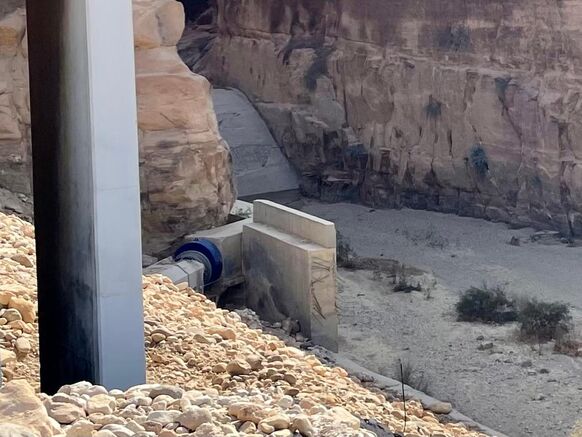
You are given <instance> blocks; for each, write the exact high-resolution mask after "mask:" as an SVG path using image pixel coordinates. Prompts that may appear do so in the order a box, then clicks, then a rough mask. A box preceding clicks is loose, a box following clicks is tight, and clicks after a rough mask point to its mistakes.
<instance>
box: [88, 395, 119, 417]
mask: <svg viewBox="0 0 582 437" xmlns="http://www.w3.org/2000/svg"><path fill="white" fill-rule="evenodd" d="M115 407H116V402H115V399H114V398H112V397H111V396H109V395H106V394H98V395H96V396H93V397H91V398H89V400H88V401H87V406H86V407H85V410H86V411H87V414H95V413H101V414H111V413H113V411H114V410H115Z"/></svg>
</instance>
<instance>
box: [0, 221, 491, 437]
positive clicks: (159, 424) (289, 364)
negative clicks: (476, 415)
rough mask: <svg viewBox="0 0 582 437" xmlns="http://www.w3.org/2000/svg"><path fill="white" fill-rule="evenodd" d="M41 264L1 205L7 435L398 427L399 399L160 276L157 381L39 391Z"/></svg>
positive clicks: (441, 426)
mask: <svg viewBox="0 0 582 437" xmlns="http://www.w3.org/2000/svg"><path fill="white" fill-rule="evenodd" d="M34 264H35V260H34V241H33V228H32V226H31V225H30V224H28V223H26V222H24V221H22V220H20V219H18V218H16V217H11V216H6V215H3V214H1V213H0V272H1V273H0V305H1V307H2V309H1V310H0V324H1V326H0V347H1V349H0V351H1V353H2V357H3V358H2V370H3V371H4V379H5V381H7V383H6V385H5V387H4V388H2V389H0V437H7V436H9V437H13V436H18V437H29V436H41V437H45V436H52V435H58V436H67V437H84V436H92V437H125V436H138V437H155V436H159V437H174V436H195V437H198V436H205V437H234V436H248V437H251V436H252V437H258V436H272V437H286V436H289V437H290V436H304V437H319V436H321V437H328V436H329V437H336V436H337V437H350V436H354V437H356V436H360V437H367V436H374V435H376V434H375V433H373V432H372V431H369V430H367V429H364V428H362V427H361V419H370V421H374V422H377V423H379V424H381V425H384V426H385V427H387V428H389V429H390V430H392V431H393V432H396V431H398V432H401V431H402V429H403V418H404V410H403V404H402V403H401V402H389V401H388V400H387V399H386V398H385V396H384V395H383V394H382V393H381V392H380V391H379V390H377V391H372V390H369V389H366V388H364V387H362V386H361V385H360V384H358V383H357V382H356V381H355V380H353V379H351V378H350V377H349V376H348V374H347V372H346V371H345V370H344V369H342V368H339V367H330V366H327V365H324V364H323V363H322V362H321V361H320V360H319V359H318V358H316V357H315V356H313V355H309V354H307V353H306V352H304V351H301V350H299V349H297V348H295V347H289V346H287V345H286V344H285V343H284V342H283V341H282V340H280V339H279V338H277V337H275V336H273V335H269V334H265V333H264V332H262V331H261V329H257V328H258V327H257V326H256V323H253V326H254V327H253V328H251V327H249V326H248V325H247V324H245V323H244V322H243V321H242V319H241V316H240V314H239V313H236V312H229V311H227V310H223V309H219V308H217V307H216V305H215V304H214V303H213V302H211V301H209V300H208V299H206V298H205V297H204V296H203V295H201V294H199V293H196V292H195V291H193V290H192V289H191V288H189V287H187V286H186V285H185V284H180V285H174V284H173V283H172V282H171V281H170V280H169V279H168V278H166V277H163V276H160V275H153V276H149V277H144V281H143V295H144V311H145V346H146V348H145V350H146V355H147V378H148V382H150V384H145V385H141V386H137V387H133V388H130V389H129V390H126V391H120V390H112V391H107V390H106V389H105V388H103V387H100V386H93V385H91V384H89V383H86V382H79V383H77V384H74V385H70V386H65V387H62V388H61V390H60V391H59V392H58V393H57V394H55V395H54V396H47V395H44V394H40V395H35V394H34V389H33V388H32V387H31V386H30V385H29V384H32V385H33V386H34V387H38V370H39V364H38V334H37V324H36V320H35V318H36V316H35V307H34V305H35V301H36V296H35V295H36V279H35V269H34ZM19 342H20V343H21V344H19ZM26 381H28V382H26ZM41 401H42V403H41ZM407 412H408V425H407V432H406V433H405V435H406V436H407V437H420V436H433V437H438V436H440V437H461V436H463V437H464V436H467V437H484V435H483V434H481V433H478V432H475V431H471V430H469V429H467V427H466V426H465V425H462V424H456V423H441V422H440V421H439V418H438V416H437V415H435V413H433V412H431V411H428V410H425V409H423V407H422V405H421V404H420V403H418V402H415V401H410V402H408V403H407ZM32 418H34V420H33V419H32ZM7 423H10V424H11V425H10V427H8V426H7V425H6V424H7ZM9 428H10V429H9ZM4 430H8V431H4Z"/></svg>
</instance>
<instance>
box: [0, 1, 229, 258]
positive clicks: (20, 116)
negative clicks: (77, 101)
mask: <svg viewBox="0 0 582 437" xmlns="http://www.w3.org/2000/svg"><path fill="white" fill-rule="evenodd" d="M11 1H12V3H11ZM11 1H9V2H8V3H9V4H6V5H4V4H3V5H4V6H3V9H0V189H2V188H4V189H7V190H10V191H12V192H18V193H23V194H30V192H31V177H30V176H31V146H30V134H29V128H30V108H29V103H28V72H27V59H26V57H27V52H26V38H25V33H26V18H25V12H24V9H23V8H18V6H24V5H23V4H22V3H23V2H21V4H18V0H11ZM133 4H134V27H135V30H134V33H135V49H136V54H135V55H136V83H137V94H138V102H137V105H138V127H139V142H140V179H141V180H140V182H141V201H142V225H143V243H144V250H145V251H146V252H148V253H156V252H158V251H161V250H163V249H166V248H167V247H168V245H170V244H171V243H172V242H173V241H174V240H176V239H178V238H180V237H182V236H183V235H185V234H187V233H189V232H192V231H194V230H197V229H205V228H209V227H212V226H215V225H218V224H222V223H223V222H224V221H225V220H226V218H227V216H228V213H229V212H230V208H231V206H232V203H233V201H234V197H235V195H234V188H233V185H232V178H231V170H230V154H229V150H228V145H227V144H226V143H225V142H224V141H223V140H222V138H221V137H220V134H219V132H218V124H217V121H216V116H215V114H214V109H213V106H212V99H211V96H210V84H209V82H208V81H207V80H206V79H205V78H204V77H202V76H199V75H196V74H193V73H192V72H191V71H190V70H189V69H188V67H186V65H185V64H184V63H183V62H182V61H181V59H180V57H179V56H178V54H177V50H176V43H177V42H178V40H179V39H180V37H181V35H182V32H183V30H184V22H185V18H184V10H183V6H182V5H181V4H180V3H179V2H177V1H175V0H134V1H133ZM111 98H112V99H114V98H115V96H111Z"/></svg>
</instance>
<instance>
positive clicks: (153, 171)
mask: <svg viewBox="0 0 582 437" xmlns="http://www.w3.org/2000/svg"><path fill="white" fill-rule="evenodd" d="M133 5H134V33H135V47H136V53H135V56H136V75H137V94H138V124H139V140H140V169H141V172H140V175H141V181H140V182H141V190H142V223H143V231H144V247H145V248H146V250H149V251H150V252H151V251H152V249H153V251H154V252H155V251H158V250H161V249H164V248H165V247H166V246H167V243H168V242H171V241H173V240H174V239H176V238H177V237H181V236H184V235H185V234H187V233H189V232H192V231H193V230H196V229H205V228H210V227H212V226H215V225H217V224H222V223H223V222H224V221H225V219H226V217H227V216H228V213H229V212H230V209H231V207H232V203H233V201H234V188H233V185H232V179H231V171H230V154H229V150H228V146H227V144H226V143H225V142H224V141H223V140H222V138H221V137H220V134H219V132H218V123H217V121H216V115H215V114H214V109H213V107H212V98H211V95H210V84H209V83H208V81H207V80H206V79H205V78H204V77H202V76H199V75H196V74H193V73H192V72H191V71H190V70H189V69H188V67H187V66H186V65H185V64H184V63H183V62H182V61H181V59H180V57H179V56H178V53H177V50H176V44H177V42H178V40H179V39H180V36H181V35H182V32H183V30H184V23H185V18H184V10H183V7H182V5H181V4H180V3H178V2H177V1H175V0H134V2H133Z"/></svg>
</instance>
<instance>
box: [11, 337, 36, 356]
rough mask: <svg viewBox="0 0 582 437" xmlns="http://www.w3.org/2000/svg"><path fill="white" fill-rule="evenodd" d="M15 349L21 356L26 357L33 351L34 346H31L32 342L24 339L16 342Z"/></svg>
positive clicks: (21, 338)
mask: <svg viewBox="0 0 582 437" xmlns="http://www.w3.org/2000/svg"><path fill="white" fill-rule="evenodd" d="M14 347H15V348H16V351H17V352H18V353H19V354H24V355H26V354H28V353H29V352H30V351H31V350H32V345H31V344H30V341H28V340H27V339H26V338H24V337H20V338H18V339H16V341H15V342H14Z"/></svg>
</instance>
